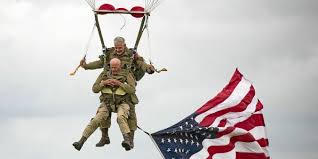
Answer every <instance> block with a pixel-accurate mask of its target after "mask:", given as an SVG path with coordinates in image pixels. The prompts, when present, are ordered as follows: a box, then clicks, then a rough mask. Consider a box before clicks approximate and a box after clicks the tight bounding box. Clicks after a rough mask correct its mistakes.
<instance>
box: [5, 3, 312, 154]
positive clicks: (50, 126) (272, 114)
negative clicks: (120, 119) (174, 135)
mask: <svg viewBox="0 0 318 159" xmlns="http://www.w3.org/2000/svg"><path fill="white" fill-rule="evenodd" d="M98 2H99V3H98V4H99V5H100V4H101V3H111V4H114V5H115V6H116V7H125V8H128V9H130V8H131V7H133V6H135V5H142V4H143V0H116V1H115V0H98ZM100 21H101V25H102V30H103V33H104V38H105V41H106V45H107V46H112V40H113V38H114V37H115V36H117V35H120V36H124V37H125V38H126V39H127V43H128V44H129V45H130V46H131V47H132V46H133V44H134V40H135V37H136V34H137V30H138V27H139V26H138V25H139V23H140V19H135V18H132V17H131V16H124V18H123V17H121V16H118V15H107V16H103V17H101V18H100ZM93 24H94V17H93V13H92V11H91V8H89V6H88V5H87V4H86V2H85V1H84V0H55V1H48V0H15V1H14V0H10V1H9V0H1V1H0V59H1V62H0V72H1V76H0V99H1V100H0V101H1V104H0V127H1V133H0V135H1V136H0V137H1V138H0V158H12V159H19V158H23V159H43V158H44V159H57V158H67V159H69V158H77V159H84V158H96V159H99V158H105V157H107V158H118V159H120V158H136V159H137V158H138V159H139V158H151V159H160V155H159V153H158V152H157V150H156V149H155V147H154V145H153V143H152V142H151V140H150V139H149V137H147V136H146V135H144V134H143V133H142V132H140V131H138V132H137V134H136V140H135V141H136V144H135V149H134V150H132V151H130V152H126V151H125V150H124V149H123V148H122V147H121V145H120V144H121V141H122V137H121V134H120V131H119V128H118V125H117V123H116V121H115V118H113V122H112V123H113V124H112V127H111V129H110V137H111V144H110V145H108V146H106V147H103V148H96V147H95V143H96V142H98V140H99V137H100V132H99V131H96V133H95V134H94V135H92V137H91V138H90V139H89V140H88V141H87V143H86V144H85V145H84V147H83V149H82V150H81V151H80V152H78V151H76V150H74V148H73V147H72V143H73V142H74V141H76V140H78V139H79V138H80V136H81V134H82V131H83V129H84V128H85V126H86V124H87V123H88V122H89V120H90V118H91V117H93V116H94V114H95V112H96V110H97V107H98V103H99V100H98V96H99V95H98V94H94V93H93V92H92V91H91V86H92V84H93V82H94V81H95V79H96V77H97V75H98V74H99V72H100V71H101V70H96V71H84V70H82V69H81V70H79V72H78V74H77V75H76V76H74V77H70V76H68V73H70V72H71V71H72V70H73V69H74V68H75V67H76V66H77V64H78V61H79V60H80V59H81V58H82V56H83V54H84V52H85V46H86V44H87V41H88V39H89V35H90V32H91V29H92V26H93ZM122 26H124V27H123V29H122V30H120V28H121V27H122ZM317 28H318V1H317V0H260V1H255V0H240V1H237V0H228V1H226V0H200V1H194V0H186V1H185V0H165V1H163V3H162V4H161V5H160V6H159V7H158V8H157V9H156V10H154V12H153V13H152V15H151V17H150V22H149V36H150V38H149V39H148V38H147V34H144V35H145V36H143V38H142V40H141V43H140V48H139V52H140V54H141V55H142V56H144V57H145V59H146V60H147V62H149V59H151V60H152V61H153V62H154V64H155V66H157V67H158V68H160V67H166V68H167V69H168V70H169V71H168V72H165V73H162V74H155V75H146V76H145V77H144V78H143V79H142V81H140V82H139V83H138V87H137V92H138V96H139V99H140V104H138V106H137V115H138V122H139V125H140V126H141V127H143V128H144V129H146V130H148V131H149V132H155V131H158V130H161V129H163V128H166V127H168V126H170V125H172V124H174V123H176V122H178V121H179V120H181V119H182V118H184V117H186V116H188V115H189V114H191V113H193V111H195V110H196V109H197V108H199V107H200V106H201V105H203V104H204V103H205V102H206V101H208V100H209V99H211V98H212V97H213V96H214V95H216V94H217V93H218V92H219V91H220V90H221V89H222V88H223V87H224V86H225V85H226V84H227V83H228V81H229V79H230V78H231V75H232V74H233V72H234V70H235V68H236V67H238V68H239V69H240V71H241V72H242V73H243V74H244V75H245V77H246V78H248V79H249V80H251V81H252V82H253V84H254V87H255V89H256V93H257V95H258V97H259V99H260V100H261V101H262V102H263V104H264V110H263V113H264V115H265V122H266V127H267V131H268V137H269V142H270V149H269V152H270V155H271V157H272V158H276V159H283V158H288V159H299V158H304V159H317V155H318V154H317V152H316V151H317V145H318V136H317V131H318V124H317V121H318V116H317V115H316V114H317V110H318V109H317V103H318V98H317V97H316V95H317V94H318V89H317V88H318V86H317V83H316V82H317V81H318V71H317V69H318V29H317ZM99 54H101V46H100V42H99V39H98V35H97V32H95V34H94V36H93V40H92V43H91V44H90V45H89V51H88V55H87V56H88V57H87V60H88V61H93V60H96V59H97V57H98V55H99Z"/></svg>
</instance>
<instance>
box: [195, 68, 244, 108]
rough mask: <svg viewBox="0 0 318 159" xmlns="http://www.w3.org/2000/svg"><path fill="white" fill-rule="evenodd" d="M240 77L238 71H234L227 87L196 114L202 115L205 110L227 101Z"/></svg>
mask: <svg viewBox="0 0 318 159" xmlns="http://www.w3.org/2000/svg"><path fill="white" fill-rule="evenodd" d="M242 77H243V75H242V74H241V73H240V72H239V71H238V69H236V70H235V72H234V74H233V76H232V78H231V80H230V83H229V84H228V85H227V86H225V88H224V89H223V90H222V91H221V92H220V93H219V94H217V95H216V96H215V97H214V98H213V99H211V100H209V101H208V102H207V103H205V104H204V105H203V106H202V107H201V108H199V109H198V110H197V111H196V112H197V113H198V114H201V113H204V112H206V111H207V110H209V109H211V108H213V107H214V106H216V105H218V104H220V103H222V102H223V101H224V100H225V99H227V98H228V97H229V96H230V95H231V94H232V92H233V91H234V89H235V88H236V86H237V85H238V84H239V82H240V81H241V79H242Z"/></svg>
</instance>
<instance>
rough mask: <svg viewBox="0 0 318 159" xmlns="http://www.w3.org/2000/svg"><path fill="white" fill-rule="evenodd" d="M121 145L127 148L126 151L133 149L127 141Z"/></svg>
mask: <svg viewBox="0 0 318 159" xmlns="http://www.w3.org/2000/svg"><path fill="white" fill-rule="evenodd" d="M121 146H123V147H124V148H125V150H126V151H129V150H131V147H130V145H129V144H127V143H121Z"/></svg>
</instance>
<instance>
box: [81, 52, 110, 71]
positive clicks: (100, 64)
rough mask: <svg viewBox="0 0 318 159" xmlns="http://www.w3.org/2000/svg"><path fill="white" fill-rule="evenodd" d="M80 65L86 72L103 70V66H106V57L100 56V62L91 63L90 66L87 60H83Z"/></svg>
mask: <svg viewBox="0 0 318 159" xmlns="http://www.w3.org/2000/svg"><path fill="white" fill-rule="evenodd" d="M80 65H81V67H82V68H84V69H85V70H95V69H99V68H103V66H104V55H100V56H99V60H96V61H93V62H90V63H88V64H87V63H86V61H85V59H83V60H81V63H80Z"/></svg>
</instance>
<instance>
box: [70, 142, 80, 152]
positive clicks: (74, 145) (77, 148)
mask: <svg viewBox="0 0 318 159" xmlns="http://www.w3.org/2000/svg"><path fill="white" fill-rule="evenodd" d="M72 145H73V147H74V148H75V149H76V150H77V151H80V150H81V148H82V147H78V146H77V144H76V143H73V144H72Z"/></svg>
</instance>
